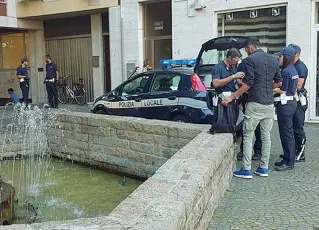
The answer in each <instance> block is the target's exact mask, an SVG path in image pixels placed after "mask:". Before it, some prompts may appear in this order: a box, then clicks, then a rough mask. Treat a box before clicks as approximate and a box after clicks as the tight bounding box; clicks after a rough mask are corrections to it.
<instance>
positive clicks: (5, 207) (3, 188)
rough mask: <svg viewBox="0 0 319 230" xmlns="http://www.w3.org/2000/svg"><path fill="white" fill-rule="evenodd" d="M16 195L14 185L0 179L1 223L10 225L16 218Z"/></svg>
mask: <svg viewBox="0 0 319 230" xmlns="http://www.w3.org/2000/svg"><path fill="white" fill-rule="evenodd" d="M14 197H15V189H14V187H13V186H12V185H11V184H8V183H6V182H3V181H2V179H0V202H1V203H0V223H1V224H2V225H8V224H10V223H12V221H13V219H14V208H13V201H14Z"/></svg>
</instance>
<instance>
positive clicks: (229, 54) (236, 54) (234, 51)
mask: <svg viewBox="0 0 319 230" xmlns="http://www.w3.org/2000/svg"><path fill="white" fill-rule="evenodd" d="M228 57H231V58H236V57H241V53H240V51H239V50H238V49H236V48H230V49H229V50H228V51H227V58H228Z"/></svg>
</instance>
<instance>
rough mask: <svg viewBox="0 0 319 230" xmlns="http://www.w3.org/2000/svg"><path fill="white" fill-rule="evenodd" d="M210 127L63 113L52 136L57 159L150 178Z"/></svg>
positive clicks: (53, 153)
mask: <svg viewBox="0 0 319 230" xmlns="http://www.w3.org/2000/svg"><path fill="white" fill-rule="evenodd" d="M203 129H207V126H198V125H191V124H187V125H186V124H179V123H168V122H165V121H155V120H145V119H139V118H127V117H111V116H103V115H93V114H82V113H72V114H70V113H63V114H60V115H59V124H58V125H57V126H56V127H55V129H51V130H50V132H49V147H50V149H51V154H52V155H53V156H57V157H61V158H65V159H70V160H73V161H76V162H81V163H86V164H89V165H94V166H99V167H101V168H106V169H111V170H115V171H119V172H122V173H126V174H129V175H134V176H139V177H144V178H148V177H150V176H152V175H153V174H154V173H155V171H156V170H157V169H158V168H159V167H160V166H162V165H163V164H164V163H165V162H166V161H167V159H169V158H171V157H172V156H173V155H174V154H175V153H176V152H177V151H178V150H179V149H181V148H182V147H184V146H185V145H186V144H187V143H188V142H190V141H191V140H192V139H193V138H195V137H196V136H197V135H198V134H199V133H200V132H201V131H202V130H203Z"/></svg>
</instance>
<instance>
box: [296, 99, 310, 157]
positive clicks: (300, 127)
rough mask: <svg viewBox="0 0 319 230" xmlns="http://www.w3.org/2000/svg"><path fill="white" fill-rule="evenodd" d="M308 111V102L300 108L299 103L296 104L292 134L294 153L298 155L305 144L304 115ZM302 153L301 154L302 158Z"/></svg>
mask: <svg viewBox="0 0 319 230" xmlns="http://www.w3.org/2000/svg"><path fill="white" fill-rule="evenodd" d="M307 109H308V101H307V104H306V105H305V106H302V105H301V104H300V102H297V109H296V113H295V115H294V118H293V121H294V133H295V146H296V152H297V154H299V153H300V152H301V151H302V148H303V145H304V144H305V142H306V133H305V131H304V125H305V113H306V110H307ZM303 155H304V153H303V154H302V157H303Z"/></svg>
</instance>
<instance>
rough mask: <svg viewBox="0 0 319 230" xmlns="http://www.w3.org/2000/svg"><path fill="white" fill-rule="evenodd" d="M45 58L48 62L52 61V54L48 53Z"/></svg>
mask: <svg viewBox="0 0 319 230" xmlns="http://www.w3.org/2000/svg"><path fill="white" fill-rule="evenodd" d="M44 60H45V62H46V63H50V62H52V59H51V56H50V55H48V54H47V55H45V56H44Z"/></svg>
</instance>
